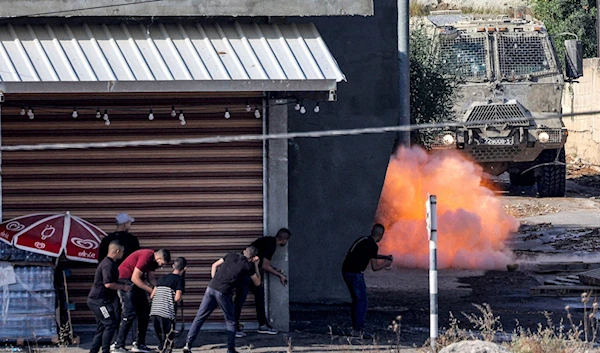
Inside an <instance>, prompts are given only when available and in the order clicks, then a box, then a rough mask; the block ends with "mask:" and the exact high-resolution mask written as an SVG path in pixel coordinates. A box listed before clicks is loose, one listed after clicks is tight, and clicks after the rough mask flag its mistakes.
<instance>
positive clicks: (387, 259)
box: [342, 224, 392, 338]
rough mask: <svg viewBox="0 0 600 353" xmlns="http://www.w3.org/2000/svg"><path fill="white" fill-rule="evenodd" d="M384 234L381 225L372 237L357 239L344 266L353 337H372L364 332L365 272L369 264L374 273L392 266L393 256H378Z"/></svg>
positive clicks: (365, 304)
mask: <svg viewBox="0 0 600 353" xmlns="http://www.w3.org/2000/svg"><path fill="white" fill-rule="evenodd" d="M384 232H385V228H384V227H383V226H382V225H381V224H376V225H374V226H373V229H371V235H370V236H368V237H360V238H358V239H356V241H355V242H354V243H353V244H352V246H351V247H350V250H348V254H347V255H346V258H345V259H344V264H343V265H342V276H343V277H344V282H346V285H347V286H348V290H349V291H350V296H351V297H352V308H351V309H352V310H351V311H352V336H355V337H360V338H371V335H369V334H366V333H365V332H364V327H365V319H366V317H367V304H368V303H367V285H366V284H365V277H364V275H363V272H364V270H366V269H367V266H368V265H369V263H370V264H371V269H372V270H373V271H379V270H381V269H384V268H386V267H389V266H391V264H392V256H391V255H387V256H384V255H378V254H377V252H378V251H379V246H377V243H379V242H380V241H381V239H383V233H384Z"/></svg>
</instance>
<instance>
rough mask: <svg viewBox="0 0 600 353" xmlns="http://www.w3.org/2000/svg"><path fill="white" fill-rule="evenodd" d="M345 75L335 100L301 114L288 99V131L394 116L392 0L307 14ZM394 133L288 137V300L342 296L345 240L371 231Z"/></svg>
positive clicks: (377, 122)
mask: <svg viewBox="0 0 600 353" xmlns="http://www.w3.org/2000/svg"><path fill="white" fill-rule="evenodd" d="M310 21H312V22H314V23H315V25H316V26H317V28H318V29H319V31H320V32H321V34H322V36H323V39H324V41H325V43H326V44H327V45H328V46H329V48H330V49H331V51H332V53H333V56H334V57H335V58H336V59H337V61H338V63H339V65H340V67H341V69H342V71H343V72H344V74H345V75H346V77H347V79H348V82H346V83H344V82H342V83H340V84H339V85H338V88H339V90H338V101H337V102H334V103H321V112H320V113H319V114H315V113H314V112H313V107H314V104H311V105H310V106H308V105H307V109H308V112H307V113H306V114H305V115H301V114H300V113H298V112H297V111H295V110H294V109H293V107H290V110H289V122H288V124H289V125H288V127H289V131H313V130H326V129H346V128H357V127H369V126H387V125H395V124H397V123H398V113H397V109H398V100H399V98H398V90H397V87H398V82H397V77H398V75H397V70H398V69H397V68H398V62H397V58H398V54H397V34H396V33H397V29H396V22H397V14H396V0H378V1H376V3H375V17H369V18H360V17H348V18H328V19H310ZM394 138H395V135H394V134H379V135H363V136H347V137H331V138H319V139H297V140H293V141H290V142H289V212H290V213H289V225H290V230H291V231H292V239H291V240H290V243H289V248H290V250H289V259H290V261H289V267H290V284H289V286H290V300H291V301H292V302H340V301H349V300H350V296H349V294H348V293H347V289H346V287H345V284H344V282H343V280H342V277H341V265H342V261H343V258H344V256H345V254H346V252H347V250H348V248H349V246H350V245H351V243H352V242H353V241H354V240H355V239H356V238H357V237H359V236H363V235H366V234H369V231H370V229H371V226H372V224H373V223H372V222H373V218H374V215H375V211H376V208H377V203H378V201H379V196H380V192H381V188H382V185H383V180H384V177H385V172H386V169H387V164H388V161H389V158H390V154H391V152H392V147H393V142H394Z"/></svg>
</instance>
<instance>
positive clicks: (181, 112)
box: [176, 110, 185, 120]
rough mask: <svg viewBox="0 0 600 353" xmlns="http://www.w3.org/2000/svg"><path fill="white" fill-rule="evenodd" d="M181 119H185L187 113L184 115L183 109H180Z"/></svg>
mask: <svg viewBox="0 0 600 353" xmlns="http://www.w3.org/2000/svg"><path fill="white" fill-rule="evenodd" d="M176 115H177V114H176ZM179 120H185V115H183V110H180V111H179Z"/></svg>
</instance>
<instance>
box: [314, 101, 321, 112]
mask: <svg viewBox="0 0 600 353" xmlns="http://www.w3.org/2000/svg"><path fill="white" fill-rule="evenodd" d="M313 111H314V112H315V113H318V112H320V111H321V108H320V107H319V103H317V105H315V109H313Z"/></svg>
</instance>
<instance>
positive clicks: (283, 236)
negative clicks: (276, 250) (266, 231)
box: [275, 228, 292, 246]
mask: <svg viewBox="0 0 600 353" xmlns="http://www.w3.org/2000/svg"><path fill="white" fill-rule="evenodd" d="M290 236H292V233H291V232H290V230H289V229H287V228H281V229H280V230H278V231H277V234H275V242H276V243H277V245H279V246H285V244H287V242H288V241H289V240H290Z"/></svg>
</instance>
